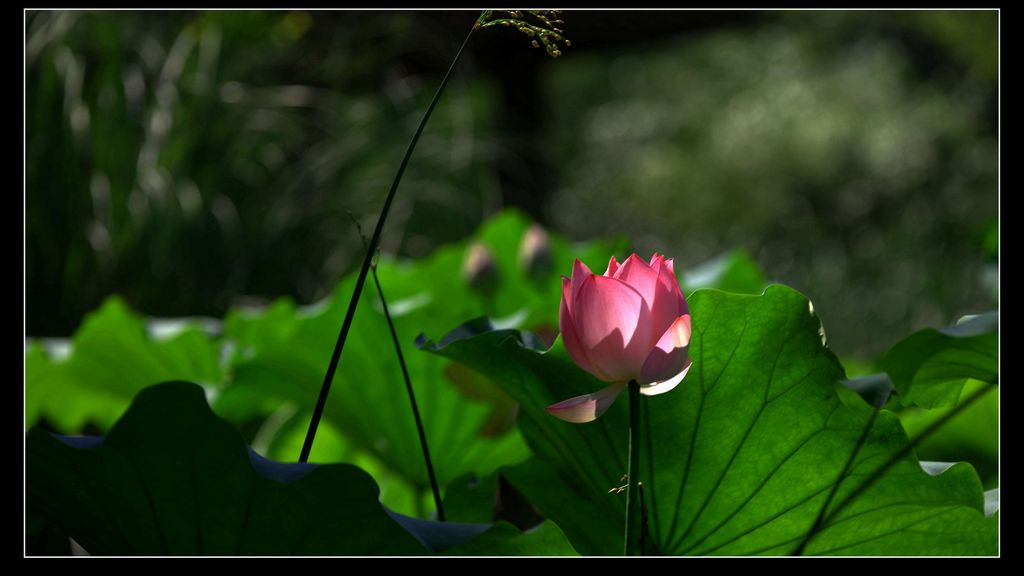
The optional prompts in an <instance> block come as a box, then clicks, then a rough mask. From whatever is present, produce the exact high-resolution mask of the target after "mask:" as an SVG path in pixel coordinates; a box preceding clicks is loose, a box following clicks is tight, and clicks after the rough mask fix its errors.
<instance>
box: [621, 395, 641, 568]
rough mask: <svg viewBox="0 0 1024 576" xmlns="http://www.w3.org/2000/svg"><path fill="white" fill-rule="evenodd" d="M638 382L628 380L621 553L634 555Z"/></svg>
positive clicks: (637, 496) (637, 533)
mask: <svg viewBox="0 0 1024 576" xmlns="http://www.w3.org/2000/svg"><path fill="white" fill-rule="evenodd" d="M639 444H640V384H639V383H638V382H637V381H636V380H630V381H629V472H628V475H629V479H628V482H629V483H628V484H627V485H626V539H625V543H624V544H625V545H624V548H623V555H625V556H635V555H637V554H638V551H639V550H640V547H639V545H638V544H639V541H640V494H639V486H638V484H639V474H640V446H639Z"/></svg>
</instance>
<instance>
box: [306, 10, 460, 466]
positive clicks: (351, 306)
mask: <svg viewBox="0 0 1024 576" xmlns="http://www.w3.org/2000/svg"><path fill="white" fill-rule="evenodd" d="M476 29H477V24H474V25H473V27H472V28H471V29H470V30H469V34H467V35H466V39H465V40H463V41H462V46H461V47H459V51H458V52H457V53H456V54H455V59H454V60H452V63H451V66H449V67H448V72H446V73H445V75H444V78H442V79H441V85H440V86H438V87H437V92H435V93H434V98H433V100H431V101H430V105H429V106H427V111H426V112H425V113H424V114H423V119H422V120H420V124H419V126H418V127H417V128H416V132H415V133H414V134H413V136H412V139H411V140H409V145H408V147H407V148H406V150H405V156H403V157H402V163H401V164H399V166H398V172H396V173H395V178H394V180H393V181H392V182H391V189H390V190H389V191H388V195H387V198H385V199H384V207H383V208H381V211H380V216H378V217H377V226H376V227H375V228H374V229H373V236H372V237H371V238H370V245H369V246H368V247H367V249H366V256H365V257H364V258H363V266H362V268H360V269H359V277H358V278H357V279H356V286H355V288H354V289H353V290H352V298H351V299H350V300H349V303H348V311H347V312H345V320H344V321H343V322H342V324H341V331H340V332H339V333H338V340H337V342H336V343H335V345H334V352H333V353H332V354H331V361H330V363H329V364H328V365H327V373H326V374H325V375H324V382H323V384H322V385H321V386H320V396H319V397H317V400H316V406H314V407H313V417H312V418H310V421H309V429H308V430H307V431H306V439H305V441H304V442H303V443H302V452H301V454H300V455H299V462H306V461H307V460H309V452H310V450H312V449H313V439H314V438H316V429H317V426H319V425H320V418H321V417H323V413H324V406H325V405H326V404H327V396H328V394H329V393H330V391H331V383H332V382H333V381H334V373H335V371H337V369H338V360H339V359H340V358H341V351H342V349H344V348H345V340H346V339H347V338H348V331H349V329H350V328H351V327H352V319H353V318H354V317H355V314H356V305H357V304H358V303H359V296H360V295H361V294H362V292H363V284H365V283H366V275H367V273H368V272H369V271H370V262H371V261H372V260H373V253H374V251H375V250H376V249H377V246H378V245H379V244H380V235H381V232H382V231H383V230H384V222H385V221H386V220H387V217H388V212H389V211H390V210H391V202H392V201H393V200H394V199H395V192H397V191H398V184H399V183H400V182H401V181H402V175H403V174H405V167H406V166H407V165H408V164H409V158H410V157H411V156H412V151H413V150H414V149H415V148H416V143H417V142H419V139H420V135H421V134H422V133H423V128H424V127H425V126H426V125H427V120H429V119H430V115H431V114H433V112H434V108H435V107H436V106H437V102H438V101H439V100H440V99H441V94H442V93H443V92H444V88H445V86H447V85H448V79H449V78H451V75H452V72H453V71H454V70H455V66H456V65H458V63H459V59H460V58H462V53H463V51H465V49H466V46H467V45H468V44H469V39H470V38H471V37H472V36H473V32H474V31H475V30H476Z"/></svg>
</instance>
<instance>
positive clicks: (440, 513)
mask: <svg viewBox="0 0 1024 576" xmlns="http://www.w3.org/2000/svg"><path fill="white" fill-rule="evenodd" d="M372 270H373V283H374V285H376V286H377V294H378V295H379V296H380V305H381V307H382V308H383V309H384V318H385V319H386V320H387V321H388V329H389V330H390V331H391V342H392V343H393V344H394V345H395V354H397V355H398V364H399V366H401V367H402V378H404V379H405V390H406V392H408V393H409V403H410V404H411V405H412V416H413V418H415V420H416V433H417V434H419V435H420V448H422V449H423V460H424V462H426V464H427V477H428V478H429V479H430V489H431V490H432V491H433V492H434V505H435V506H436V507H437V519H438V520H440V521H441V522H444V504H443V503H442V502H441V489H440V488H439V487H438V485H437V476H435V475H434V462H433V461H432V460H431V459H430V448H428V447H427V433H426V432H425V431H424V430H423V420H421V419H420V409H419V407H418V406H417V405H416V393H415V392H413V390H412V379H411V378H409V369H408V368H407V367H406V366H405V356H403V355H402V345H401V344H399V342H398V332H396V331H395V324H394V322H392V321H391V313H390V312H388V302H387V300H386V299H385V298H384V290H383V289H382V288H381V287H380V278H378V277H377V266H376V265H374V266H373V267H372Z"/></svg>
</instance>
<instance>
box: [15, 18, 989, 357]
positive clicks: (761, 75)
mask: <svg viewBox="0 0 1024 576" xmlns="http://www.w3.org/2000/svg"><path fill="white" fill-rule="evenodd" d="M471 16H472V15H467V19H468V20H471V19H472V18H471ZM594 16H595V14H594V13H586V14H579V15H578V17H577V22H579V21H580V20H586V18H591V19H593V18H594ZM743 16H750V15H749V14H745V15H743ZM607 18H608V19H609V20H610V21H614V19H615V18H616V16H615V14H614V13H608V14H607ZM997 18H998V15H997V13H995V12H991V11H970V12H955V11H921V12H914V11H898V12H872V11H854V12H843V11H828V12H808V11H799V12H765V13H757V15H756V17H744V18H740V17H739V15H737V17H736V19H735V21H734V22H735V23H734V24H733V25H728V22H730V20H728V19H724V20H721V21H720V22H724V24H722V23H720V24H718V25H716V26H714V27H710V28H705V29H693V30H687V31H686V32H685V33H682V34H675V35H672V34H665V33H660V34H659V35H657V36H656V37H653V38H648V37H647V36H646V35H645V33H644V31H643V30H642V29H640V30H633V29H627V30H620V31H618V32H617V33H616V34H615V41H614V42H611V43H610V44H609V43H608V42H605V44H600V43H597V42H592V43H591V44H590V45H588V44H587V42H586V41H585V40H586V34H601V33H605V34H608V33H611V32H609V30H612V29H610V28H609V29H608V30H605V31H604V32H601V31H600V30H598V31H596V32H595V31H594V30H593V29H589V28H588V29H584V30H579V29H577V34H579V35H581V36H582V37H583V40H584V41H583V42H576V41H574V43H573V47H572V48H571V49H568V50H566V51H565V54H564V55H563V57H562V58H559V59H558V60H557V61H547V60H545V59H544V58H543V56H542V55H538V57H537V59H536V60H530V61H528V62H527V63H526V64H523V63H522V62H519V61H518V60H517V61H516V63H513V62H512V61H511V60H508V61H506V60H504V59H503V60H500V61H492V60H481V59H480V57H479V55H477V54H474V53H473V50H470V54H468V55H467V59H466V60H465V61H464V62H463V66H462V67H461V68H460V71H459V73H458V74H456V76H455V79H454V81H453V83H452V85H451V86H450V88H449V90H448V91H447V93H446V94H445V96H444V98H443V99H442V102H441V105H440V108H439V109H438V111H437V114H436V115H435V117H434V119H433V120H432V121H431V123H430V125H429V126H428V129H427V132H426V134H425V135H424V139H423V141H422V142H421V144H420V146H419V147H418V149H417V151H416V154H415V156H414V158H413V162H412V163H411V166H410V169H409V171H408V173H407V175H406V178H405V181H404V183H403V185H402V191H401V193H400V194H399V195H398V198H397V204H396V206H395V209H394V212H393V216H392V218H391V220H390V221H389V224H388V227H387V229H386V230H385V233H384V236H383V244H384V249H385V251H386V252H390V253H397V254H399V255H403V256H412V257H418V256H422V255H425V254H427V253H429V252H430V251H431V250H433V249H434V248H435V247H436V246H439V245H441V244H444V243H446V242H451V241H455V240H458V239H460V238H463V237H465V236H466V235H468V234H469V233H470V232H471V231H472V230H473V229H474V228H475V227H476V226H477V225H478V224H479V223H480V222H481V221H482V220H483V219H484V218H485V217H486V216H487V215H488V214H491V213H493V212H494V211H495V210H497V209H498V208H499V207H500V205H501V201H502V200H501V198H502V195H503V190H502V188H501V186H502V184H501V176H500V175H499V174H498V170H497V168H496V167H495V165H494V164H495V157H496V154H497V153H498V151H499V150H508V149H510V147H511V149H515V150H525V149H526V148H532V149H536V150H539V151H540V154H539V155H537V157H536V158H532V157H531V158H532V160H531V159H528V158H525V157H524V158H522V159H521V160H522V165H521V166H520V167H519V168H518V170H519V171H524V170H534V171H537V172H538V174H537V175H536V178H535V179H534V180H536V182H538V183H543V182H549V183H551V185H552V188H551V189H550V190H547V189H545V188H544V187H539V188H538V189H537V190H536V191H535V196H537V197H538V198H540V199H541V200H542V202H540V203H539V204H540V205H541V206H542V208H541V210H540V212H539V213H536V214H533V216H534V217H535V218H540V219H541V220H544V221H547V222H550V223H551V224H553V225H554V226H555V228H557V229H560V230H562V231H564V232H566V233H568V234H569V235H570V236H571V237H573V238H574V239H579V240H582V239H586V238H590V237H595V236H609V235H611V236H618V235H623V234H624V235H627V236H628V237H630V238H633V239H634V240H635V242H636V246H637V247H638V248H639V249H640V251H642V252H650V251H652V250H654V249H657V250H659V251H662V252H666V253H668V254H671V255H673V256H675V257H676V261H677V263H678V265H679V266H680V269H681V270H684V271H686V270H688V269H689V268H690V267H693V266H695V265H697V264H700V263H701V262H703V261H705V260H708V259H710V258H712V257H713V256H716V255H718V254H720V253H723V252H725V251H727V250H729V249H732V248H734V247H741V248H744V249H746V250H747V251H748V252H749V253H750V254H751V255H752V256H753V258H754V260H755V261H756V262H757V263H759V264H760V266H761V267H762V268H763V269H764V270H765V271H766V274H767V276H768V279H769V280H777V281H783V282H786V283H788V284H790V285H793V286H795V287H796V288H798V289H800V290H802V291H803V292H805V293H807V294H808V295H809V296H810V297H811V298H812V299H813V301H814V302H815V305H816V307H817V309H818V311H819V313H820V314H821V315H822V317H823V318H825V319H826V321H827V322H828V324H829V325H830V326H843V327H844V330H843V331H842V332H841V333H837V334H835V335H834V337H832V339H831V342H832V345H833V346H834V347H835V349H836V350H837V351H839V352H840V353H841V354H843V355H844V356H849V355H855V356H860V357H863V358H865V359H870V358H874V357H875V356H877V354H879V353H880V352H881V351H882V350H884V349H885V348H886V347H888V346H889V345H891V344H892V343H893V342H894V340H895V339H896V338H898V337H899V336H900V335H902V334H905V333H908V332H909V331H911V330H912V329H917V328H922V327H926V326H936V325H944V324H947V323H948V322H950V321H952V320H953V319H955V318H957V317H959V316H961V315H964V314H968V313H974V312H977V311H979V310H983V309H989V308H992V307H993V303H994V299H995V298H997V297H998V294H997V291H996V290H997V289H996V280H997V276H996V274H997V272H996V270H997V268H996V265H995V264H994V262H992V260H994V259H995V258H997V254H998V227H996V226H995V225H994V222H995V221H996V218H997V203H996V193H997V192H996V177H997V141H996V125H997V121H998V117H997V105H996V82H997V80H998V78H997V75H998V67H997V56H998V45H997ZM565 19H566V21H567V24H566V28H567V30H568V32H567V34H568V36H569V37H570V38H572V37H573V33H572V32H573V28H572V24H573V13H572V12H571V11H570V12H568V13H566V15H565ZM455 20H457V19H455ZM439 22H447V24H450V25H447V26H441V25H439ZM457 23H458V22H456V21H454V20H452V19H451V18H449V20H447V21H445V20H444V19H443V18H442V17H439V16H437V15H432V17H431V18H427V17H426V15H424V14H418V13H413V12H359V11H356V12H353V11H344V12H304V11H275V12H246V11H231V12H219V11H204V12H62V11H53V12H51V11H46V12H31V13H29V14H28V17H27V23H26V26H27V31H26V35H27V39H26V88H27V93H28V94H29V98H28V100H27V109H26V125H27V141H26V151H27V208H26V209H27V214H26V217H27V238H26V241H27V271H26V272H27V278H26V282H27V294H28V295H27V302H26V305H27V326H28V333H29V334H31V335H38V336H43V335H61V336H64V335H67V334H70V333H71V331H72V330H73V329H74V328H75V327H76V326H77V325H78V324H79V323H80V321H81V319H82V317H83V316H84V314H85V313H86V312H88V311H89V310H92V309H94V308H95V307H96V306H98V304H99V303H100V302H101V301H102V299H103V298H104V297H105V296H106V295H108V294H111V293H120V294H121V295H123V297H124V298H125V299H126V301H127V302H128V303H129V304H131V305H133V306H135V307H137V308H139V309H141V310H143V311H145V312H147V313H149V314H156V315H170V316H183V315H191V314H204V315H213V316H221V315H223V313H224V312H225V311H226V310H227V308H228V307H229V306H230V305H231V304H232V303H243V304H244V303H247V302H248V303H251V302H266V301H268V300H269V299H271V298H273V297H276V296H280V295H288V296H291V297H293V298H295V299H297V300H298V301H299V302H303V303H308V302H312V301H315V300H317V299H320V298H322V297H324V296H325V295H326V294H328V293H329V292H330V290H331V289H332V287H333V286H334V285H335V283H336V282H337V280H338V279H339V278H340V277H341V276H342V275H343V274H344V273H345V272H347V271H349V270H351V269H352V268H353V266H354V265H355V263H356V262H357V261H358V258H359V253H360V249H361V243H360V241H359V238H358V235H357V233H356V231H355V227H354V226H353V224H352V222H351V220H350V217H349V215H348V214H349V213H352V214H353V215H354V216H355V218H356V219H357V220H359V221H360V222H362V224H363V226H364V228H369V226H370V225H372V223H373V221H374V219H375V217H376V214H377V211H378V210H379V203H380V201H381V198H382V195H383V193H384V191H385V190H386V188H387V185H388V183H389V182H390V178H391V176H392V174H393V171H394V169H395V167H396V165H395V163H396V162H397V159H398V157H399V154H400V152H401V149H402V147H403V145H404V143H405V141H406V139H407V138H408V136H409V134H410V132H411V130H412V127H413V125H414V123H415V121H416V120H417V119H418V116H419V114H420V113H421V112H422V110H423V107H424V105H425V101H426V98H428V97H429V95H430V92H431V90H432V89H433V87H434V86H435V85H436V82H437V75H438V74H439V73H440V72H441V71H443V69H444V67H445V66H446V65H447V63H448V62H449V60H450V58H451V56H452V54H453V53H454V49H455V47H456V46H457V42H458V36H459V34H461V33H462V32H461V31H460V30H455V28H456V26H455V24H457ZM460 26H461V25H460ZM487 32H488V34H492V35H494V36H497V35H498V34H499V32H500V31H487ZM510 34H511V36H512V37H511V38H499V39H500V41H501V42H505V44H500V46H501V47H500V50H507V51H516V50H527V51H528V50H529V48H528V47H525V46H522V45H521V43H519V40H520V39H519V38H518V37H515V36H516V35H515V34H514V33H510ZM483 40H488V39H486V38H482V40H481V42H480V43H479V44H480V45H481V46H482V45H484V44H487V43H488V42H491V40H488V42H484V41H483ZM518 65H529V66H534V67H538V72H539V74H540V83H539V85H538V86H539V88H540V91H541V92H540V94H538V95H537V96H536V97H537V101H538V102H539V104H538V105H539V107H540V109H539V110H538V114H540V122H539V123H538V126H539V129H540V132H539V133H537V134H536V135H535V141H534V142H532V143H526V144H524V143H523V142H518V141H516V142H510V141H509V140H508V138H510V136H508V135H507V134H499V133H498V131H497V130H496V128H495V127H496V126H500V125H501V123H502V122H503V118H505V116H506V114H505V112H504V111H503V106H507V105H508V98H510V97H511V96H509V95H508V94H503V93H502V92H501V87H500V86H501V85H500V83H496V82H495V81H494V76H493V75H494V74H495V73H496V71H498V70H503V69H504V68H508V67H510V66H518ZM508 73H509V74H513V75H514V74H517V73H523V74H525V69H523V70H521V69H519V68H513V69H511V71H509V72H508ZM527 84H528V83H526V82H525V80H524V83H523V84H522V85H523V86H526V85H527ZM515 137H516V138H521V137H522V135H519V136H515ZM524 146H526V148H524ZM537 158H540V161H541V164H540V165H536V164H531V162H532V161H533V160H536V159H537ZM513 163H514V158H513ZM540 172H543V174H541V173H540ZM866 319H870V321H867V320H866Z"/></svg>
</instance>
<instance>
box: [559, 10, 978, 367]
mask: <svg viewBox="0 0 1024 576" xmlns="http://www.w3.org/2000/svg"><path fill="white" fill-rule="evenodd" d="M996 25H997V14H996V13H994V12H942V11H939V12H926V13H917V12H881V13H878V12H859V11H858V12H843V11H832V12H784V13H776V14H773V15H772V17H771V18H769V19H766V20H764V21H761V22H760V23H759V24H758V25H757V26H754V27H736V28H734V29H722V30H716V31H711V32H708V33H706V34H701V35H691V36H685V37H679V38H674V39H669V40H665V41H661V42H658V43H651V44H649V45H647V46H643V47H637V48H636V49H632V50H618V49H616V50H608V51H603V52H598V53H593V54H586V55H582V54H581V55H579V56H578V57H574V56H573V55H569V56H568V57H567V58H566V59H565V61H564V62H560V63H559V65H558V66H553V67H550V68H548V69H547V70H546V71H545V72H546V76H545V80H546V81H545V83H544V85H545V87H546V92H545V95H546V102H548V103H549V104H550V106H551V113H550V116H549V118H550V121H549V122H547V123H545V127H546V128H547V130H546V133H547V135H546V137H545V138H544V139H543V142H544V144H545V145H546V147H545V150H546V153H547V155H548V156H549V157H550V158H551V160H552V163H553V164H554V165H556V166H558V167H559V171H560V177H559V185H558V188H557V190H556V192H555V196H554V198H553V200H552V204H551V206H550V209H549V214H550V216H551V218H552V220H553V222H554V223H555V224H556V225H557V226H558V227H559V228H561V229H562V230H564V231H566V232H567V233H569V234H570V235H571V236H574V237H581V238H582V237H587V236H590V235H593V234H595V233H598V234H600V233H609V232H614V233H623V232H624V233H626V234H627V235H628V236H629V237H630V238H632V239H634V241H635V242H636V244H637V246H638V247H640V248H641V251H642V252H646V251H649V250H651V249H654V248H657V249H658V250H663V251H665V252H666V253H669V254H673V255H675V256H676V259H677V262H680V263H682V265H683V266H684V270H685V265H687V264H690V265H692V264H694V263H699V262H702V261H703V260H706V259H708V258H710V257H712V256H714V255H716V254H718V253H720V252H723V251H725V250H728V249H730V248H733V247H743V248H746V249H747V250H748V251H749V252H750V253H751V254H753V255H754V257H755V258H756V259H757V261H758V262H759V263H760V264H761V266H762V267H763V268H764V270H765V271H766V273H767V275H768V277H769V279H770V280H776V281H781V282H784V283H786V284H789V285H791V286H794V287H796V288H797V289H799V290H801V291H802V292H804V293H806V294H807V295H808V296H809V297H810V298H811V299H812V300H813V302H814V304H815V308H816V309H817V310H818V311H819V313H820V314H821V316H822V318H823V319H824V320H825V323H826V326H829V327H838V326H841V327H842V330H841V331H836V333H835V334H829V336H830V343H831V345H832V346H833V347H834V349H835V350H837V351H838V352H839V353H841V354H844V355H851V354H853V355H859V356H866V357H872V356H874V355H877V354H878V353H880V352H881V351H882V350H884V349H885V348H887V347H888V346H890V345H892V344H893V343H894V342H895V339H897V338H899V337H900V336H901V335H902V334H905V333H907V332H908V331H909V330H910V329H912V328H921V327H926V326H936V325H944V324H947V323H949V322H951V321H952V320H954V319H955V318H958V317H960V316H962V315H965V314H970V313H976V312H979V311H981V310H984V309H988V308H991V307H993V300H992V296H991V294H992V290H991V289H990V288H989V286H988V285H986V284H983V283H982V279H981V278H982V275H983V273H984V252H983V246H982V242H983V241H982V237H983V236H984V232H985V230H986V228H987V227H988V226H989V225H990V223H991V222H992V221H993V220H994V219H995V218H996V215H997V176H998V156H997V149H998V148H997V138H996V137H997V134H996V130H995V128H996V122H995V118H996V92H995V90H996V81H997V78H996V75H995V70H996V63H997V57H998V52H997V48H998V47H997V43H996V39H997V28H996ZM986 245H987V243H986ZM986 250H990V249H986Z"/></svg>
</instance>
